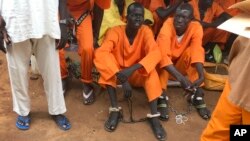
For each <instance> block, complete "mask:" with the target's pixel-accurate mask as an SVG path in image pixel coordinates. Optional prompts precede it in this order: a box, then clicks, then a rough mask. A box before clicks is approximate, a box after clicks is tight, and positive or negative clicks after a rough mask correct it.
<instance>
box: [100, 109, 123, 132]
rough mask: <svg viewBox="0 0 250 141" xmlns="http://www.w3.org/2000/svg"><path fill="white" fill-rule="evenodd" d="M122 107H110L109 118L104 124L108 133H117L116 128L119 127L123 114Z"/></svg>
mask: <svg viewBox="0 0 250 141" xmlns="http://www.w3.org/2000/svg"><path fill="white" fill-rule="evenodd" d="M120 110H121V107H118V108H114V107H110V108H109V118H108V120H107V121H106V122H105V124H104V128H105V130H106V131H108V132H113V131H115V129H116V127H117V126H118V123H119V122H120V120H121V119H122V114H121V112H120Z"/></svg>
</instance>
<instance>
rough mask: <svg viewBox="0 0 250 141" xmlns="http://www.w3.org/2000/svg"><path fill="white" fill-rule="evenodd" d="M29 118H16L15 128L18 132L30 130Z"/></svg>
mask: <svg viewBox="0 0 250 141" xmlns="http://www.w3.org/2000/svg"><path fill="white" fill-rule="evenodd" d="M30 121H31V119H30V116H29V115H28V116H20V115H19V116H18V117H17V120H16V127H17V128H18V129H20V130H28V129H29V128H30Z"/></svg>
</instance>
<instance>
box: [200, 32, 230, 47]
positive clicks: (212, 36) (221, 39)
mask: <svg viewBox="0 0 250 141" xmlns="http://www.w3.org/2000/svg"><path fill="white" fill-rule="evenodd" d="M229 35H230V33H229V32H227V31H224V30H220V29H217V28H206V29H204V33H203V41H202V45H203V46H204V45H206V44H207V43H208V42H215V43H219V45H220V47H221V49H224V44H225V43H226V42H227V39H228V37H229Z"/></svg>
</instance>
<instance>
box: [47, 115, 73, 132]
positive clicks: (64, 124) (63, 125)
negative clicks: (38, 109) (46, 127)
mask: <svg viewBox="0 0 250 141" xmlns="http://www.w3.org/2000/svg"><path fill="white" fill-rule="evenodd" d="M52 118H53V120H54V121H55V122H56V124H57V125H58V127H59V128H60V129H62V130H64V131H66V130H69V129H70V128H71V124H70V122H69V120H68V119H67V118H66V116H64V115H62V114H59V115H52Z"/></svg>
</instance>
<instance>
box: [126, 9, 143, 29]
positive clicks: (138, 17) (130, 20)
mask: <svg viewBox="0 0 250 141" xmlns="http://www.w3.org/2000/svg"><path fill="white" fill-rule="evenodd" d="M127 14H128V15H127V26H128V27H130V28H132V29H138V28H140V27H141V25H142V24H143V21H144V9H142V8H141V7H134V6H133V7H131V8H130V10H128V13H127Z"/></svg>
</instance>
